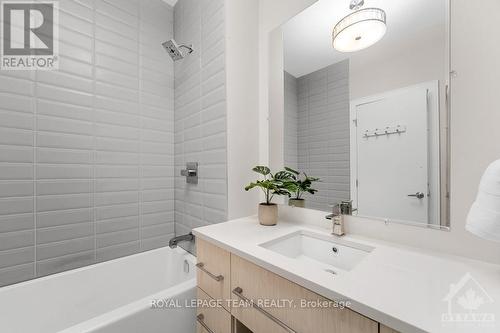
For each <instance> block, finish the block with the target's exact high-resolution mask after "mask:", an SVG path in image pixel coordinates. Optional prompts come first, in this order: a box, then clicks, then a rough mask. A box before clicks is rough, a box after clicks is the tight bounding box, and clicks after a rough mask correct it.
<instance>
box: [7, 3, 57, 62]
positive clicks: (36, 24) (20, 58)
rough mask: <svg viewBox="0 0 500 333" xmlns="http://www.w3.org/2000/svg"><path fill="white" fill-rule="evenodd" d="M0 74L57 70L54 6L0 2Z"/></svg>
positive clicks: (55, 15) (55, 12)
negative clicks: (2, 71) (0, 21)
mask: <svg viewBox="0 0 500 333" xmlns="http://www.w3.org/2000/svg"><path fill="white" fill-rule="evenodd" d="M1 8H2V13H1V18H2V24H1V27H2V54H1V57H2V61H1V69H3V70H34V69H38V70H40V69H41V70H51V69H57V65H58V62H57V55H58V54H57V53H58V37H59V36H58V32H59V29H58V28H59V26H58V18H59V15H58V14H59V12H58V7H57V2H53V1H47V2H38V1H37V2H13V1H2V2H1Z"/></svg>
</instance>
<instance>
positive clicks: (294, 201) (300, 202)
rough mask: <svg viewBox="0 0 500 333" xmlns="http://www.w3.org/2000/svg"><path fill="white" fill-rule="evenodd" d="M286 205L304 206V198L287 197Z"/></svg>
mask: <svg viewBox="0 0 500 333" xmlns="http://www.w3.org/2000/svg"><path fill="white" fill-rule="evenodd" d="M288 206H295V207H301V208H304V207H305V206H306V200H305V199H288Z"/></svg>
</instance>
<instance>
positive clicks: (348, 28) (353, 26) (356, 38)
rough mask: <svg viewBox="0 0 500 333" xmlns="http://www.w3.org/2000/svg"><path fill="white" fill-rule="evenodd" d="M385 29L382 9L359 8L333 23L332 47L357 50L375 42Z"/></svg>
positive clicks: (339, 49) (384, 17) (343, 50)
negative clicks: (335, 23)
mask: <svg viewBox="0 0 500 333" xmlns="http://www.w3.org/2000/svg"><path fill="white" fill-rule="evenodd" d="M386 31H387V25H386V15H385V12H384V11H383V10H382V9H380V8H365V9H360V10H358V11H355V12H353V13H351V14H349V15H347V16H346V17H344V18H343V19H342V20H340V22H339V23H337V25H335V27H334V28H333V47H334V48H335V49H336V50H337V51H340V52H355V51H359V50H362V49H365V48H367V47H370V46H372V45H373V44H375V43H377V42H378V41H379V40H381V39H382V37H384V35H385V33H386Z"/></svg>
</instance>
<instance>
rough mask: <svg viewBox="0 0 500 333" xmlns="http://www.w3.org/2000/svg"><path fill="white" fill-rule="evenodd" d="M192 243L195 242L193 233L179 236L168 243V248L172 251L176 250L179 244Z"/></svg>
mask: <svg viewBox="0 0 500 333" xmlns="http://www.w3.org/2000/svg"><path fill="white" fill-rule="evenodd" d="M192 241H194V235H193V233H192V232H190V233H189V234H187V235H182V236H177V237H174V238H172V239H171V240H170V241H169V242H168V246H170V248H171V249H174V248H176V247H177V244H178V243H179V242H192Z"/></svg>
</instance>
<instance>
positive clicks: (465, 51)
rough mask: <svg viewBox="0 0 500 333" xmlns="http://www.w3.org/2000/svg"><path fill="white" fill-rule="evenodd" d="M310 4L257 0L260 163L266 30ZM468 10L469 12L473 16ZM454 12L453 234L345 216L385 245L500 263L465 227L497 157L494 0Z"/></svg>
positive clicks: (458, 0) (458, 6)
mask: <svg viewBox="0 0 500 333" xmlns="http://www.w3.org/2000/svg"><path fill="white" fill-rule="evenodd" d="M312 2H314V1H304V0H283V1H276V0H260V5H261V9H260V10H261V54H260V64H261V66H260V67H261V68H260V71H261V78H260V82H261V87H260V89H261V96H260V112H261V120H260V126H261V127H260V129H261V138H260V139H261V144H260V148H261V151H260V158H261V161H267V160H268V159H267V157H266V156H268V154H269V142H268V140H269V136H268V131H269V127H268V119H267V118H268V115H269V108H268V101H269V97H271V99H274V98H282V96H269V94H267V91H268V84H269V82H270V78H269V76H268V75H269V74H268V73H269V72H270V71H269V60H268V58H267V57H268V56H269V48H268V44H267V43H268V40H269V39H268V36H269V33H270V32H271V31H272V30H273V29H274V28H276V27H277V26H278V25H279V24H280V23H282V22H283V21H285V20H286V19H287V18H289V17H291V16H293V15H294V14H296V13H297V12H298V11H300V9H303V8H305V7H306V6H307V5H308V4H310V3H312ZM471 13H474V15H471ZM451 14H452V15H451V16H452V22H451V24H452V31H451V34H452V41H451V42H452V46H451V49H452V66H451V67H452V69H453V70H456V71H457V73H458V76H457V77H456V78H454V79H453V81H452V111H451V113H452V118H451V129H452V132H451V155H452V159H451V231H450V232H444V231H435V230H430V229H425V228H418V227H411V226H405V225H384V224H383V223H381V222H378V221H374V220H367V219H360V218H355V217H352V218H349V219H348V221H347V222H348V230H349V231H350V232H352V233H357V234H361V235H365V236H368V237H374V238H379V239H384V240H387V241H391V242H397V243H402V244H406V245H409V246H415V247H422V248H424V249H427V250H434V251H442V252H446V253H450V254H455V255H461V256H465V257H470V258H475V259H479V260H484V261H489V262H494V263H500V245H499V244H497V243H493V242H489V241H485V240H482V239H479V238H477V237H475V236H473V235H471V234H469V233H467V232H466V231H465V229H464V226H465V219H466V216H467V212H468V209H469V207H470V205H471V203H472V202H473V200H474V197H475V194H476V191H477V187H478V184H479V180H480V177H481V175H482V173H483V171H484V170H485V168H486V167H487V165H488V164H489V163H490V162H492V161H493V160H495V159H498V158H500V145H499V144H498V143H499V142H500V131H499V130H498V128H497V127H498V124H499V123H500V112H498V110H499V109H500V100H499V99H498V96H497V95H498V91H499V90H500V81H498V77H500V62H499V61H498V59H499V58H500V44H499V43H498V39H497V38H496V32H498V31H499V30H500V2H498V1H497V0H484V1H481V2H476V1H468V0H455V1H453V3H452V6H451Z"/></svg>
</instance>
